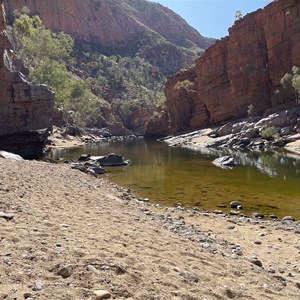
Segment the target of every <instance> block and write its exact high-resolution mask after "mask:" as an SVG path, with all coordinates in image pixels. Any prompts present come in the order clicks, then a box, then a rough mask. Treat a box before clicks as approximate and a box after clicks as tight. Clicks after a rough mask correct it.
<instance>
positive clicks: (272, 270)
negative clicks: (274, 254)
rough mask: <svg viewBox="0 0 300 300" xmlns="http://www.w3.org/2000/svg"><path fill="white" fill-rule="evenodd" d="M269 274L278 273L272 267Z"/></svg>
mask: <svg viewBox="0 0 300 300" xmlns="http://www.w3.org/2000/svg"><path fill="white" fill-rule="evenodd" d="M268 272H269V273H272V274H274V273H275V272H276V271H275V270H274V269H273V268H272V267H269V269H268Z"/></svg>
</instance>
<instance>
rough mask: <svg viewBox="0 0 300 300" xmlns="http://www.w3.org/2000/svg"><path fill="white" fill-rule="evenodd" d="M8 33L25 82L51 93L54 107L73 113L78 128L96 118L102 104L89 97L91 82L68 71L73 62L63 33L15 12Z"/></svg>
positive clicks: (33, 18)
mask: <svg viewBox="0 0 300 300" xmlns="http://www.w3.org/2000/svg"><path fill="white" fill-rule="evenodd" d="M17 16H18V17H17V18H16V19H15V22H14V24H13V26H11V27H8V30H7V31H8V34H9V37H10V40H11V42H12V44H13V46H14V49H15V51H16V53H17V56H18V57H19V58H20V59H22V60H23V61H24V63H25V65H26V67H28V69H29V79H30V80H32V81H36V82H39V83H43V84H46V85H48V86H49V87H50V88H51V89H52V90H53V91H54V92H55V98H56V105H57V106H61V107H63V108H64V109H66V110H73V111H74V113H75V119H76V120H77V121H78V123H80V124H81V125H85V124H86V122H87V121H89V122H90V120H91V119H93V118H96V117H97V108H98V106H99V105H100V104H103V103H104V101H103V100H101V98H98V97H96V96H95V95H93V93H92V91H91V81H90V80H89V79H81V78H79V77H78V76H76V75H75V74H74V73H72V72H70V71H69V70H68V66H70V65H72V64H73V63H74V62H73V59H72V57H71V53H72V51H73V46H74V41H73V39H72V38H71V37H70V36H69V35H67V34H64V33H54V32H52V31H50V30H48V29H46V28H45V26H44V25H43V24H42V21H41V19H40V18H39V17H38V16H32V17H31V16H29V15H28V14H27V12H23V13H18V15H17Z"/></svg>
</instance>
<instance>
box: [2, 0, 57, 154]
mask: <svg viewBox="0 0 300 300" xmlns="http://www.w3.org/2000/svg"><path fill="white" fill-rule="evenodd" d="M5 25H6V16H5V12H4V8H3V1H2V0H0V82H1V86H0V149H1V150H7V151H11V152H14V153H17V154H20V155H22V156H24V157H33V156H35V155H38V154H40V153H42V150H43V146H44V142H45V140H46V138H47V132H48V130H49V128H50V127H51V116H52V110H53V106H54V95H53V94H52V93H51V92H50V91H49V90H48V89H47V87H46V86H44V85H37V84H33V83H29V82H28V81H27V80H26V79H25V78H24V76H23V75H22V74H21V73H19V72H17V71H16V70H15V68H14V64H13V61H14V53H13V51H12V49H11V45H10V43H9V40H8V38H7V36H6V33H5Z"/></svg>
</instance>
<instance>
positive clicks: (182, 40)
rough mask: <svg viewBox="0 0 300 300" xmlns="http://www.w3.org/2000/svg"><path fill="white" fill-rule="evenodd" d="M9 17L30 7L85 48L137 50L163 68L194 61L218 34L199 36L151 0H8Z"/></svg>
mask: <svg viewBox="0 0 300 300" xmlns="http://www.w3.org/2000/svg"><path fill="white" fill-rule="evenodd" d="M5 5H6V8H7V10H8V11H9V15H10V17H12V15H13V11H14V9H21V8H22V7H23V6H27V7H28V8H29V9H30V11H31V12H32V13H33V14H38V15H40V17H41V19H42V20H43V22H44V24H45V25H46V27H48V28H50V29H52V30H54V31H64V32H65V33H68V34H70V35H71V36H72V37H73V38H74V39H75V40H76V43H77V45H78V46H80V48H81V49H82V50H84V51H86V50H97V51H100V52H102V53H103V54H105V55H116V54H120V55H135V54H137V53H139V54H140V55H141V56H143V57H144V58H145V59H147V60H148V61H150V62H151V63H152V64H153V65H156V66H158V67H159V68H161V69H162V70H163V71H165V72H174V70H178V69H179V68H180V67H182V66H183V65H187V64H189V65H190V64H191V62H192V59H191V58H192V56H193V55H196V54H197V52H199V51H200V52H201V49H205V48H207V47H208V46H210V45H211V44H212V43H213V42H214V39H209V38H205V37H203V36H201V35H200V34H199V33H198V32H197V31H196V30H195V29H194V28H192V27H191V26H189V25H188V24H187V22H186V21H185V20H184V19H182V18H181V17H180V16H179V15H177V14H176V13H174V12H173V11H172V10H170V9H168V8H166V7H163V6H162V5H160V4H158V3H154V2H151V1H148V0H85V1H82V0H60V1H48V0H5Z"/></svg>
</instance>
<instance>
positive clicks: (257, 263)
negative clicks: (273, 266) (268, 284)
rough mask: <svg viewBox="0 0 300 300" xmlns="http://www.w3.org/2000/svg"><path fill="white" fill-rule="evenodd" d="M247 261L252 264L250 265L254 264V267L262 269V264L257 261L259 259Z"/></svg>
mask: <svg viewBox="0 0 300 300" xmlns="http://www.w3.org/2000/svg"><path fill="white" fill-rule="evenodd" d="M249 261H250V262H251V263H252V264H254V265H256V266H258V267H261V268H262V266H263V264H262V262H261V261H260V260H259V259H257V258H253V257H252V258H250V259H249Z"/></svg>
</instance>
